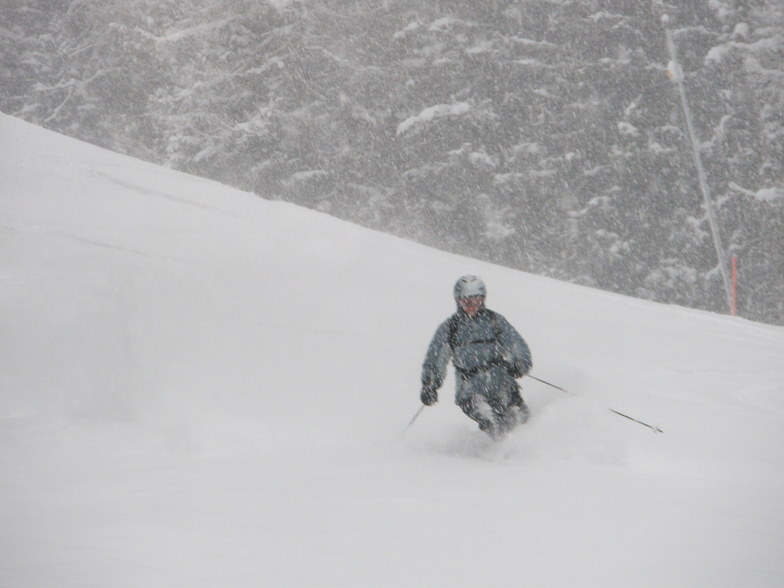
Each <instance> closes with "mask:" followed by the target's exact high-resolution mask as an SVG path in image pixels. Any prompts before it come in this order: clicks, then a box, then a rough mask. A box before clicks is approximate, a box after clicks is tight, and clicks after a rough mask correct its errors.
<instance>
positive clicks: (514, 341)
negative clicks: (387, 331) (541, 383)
mask: <svg viewBox="0 0 784 588" xmlns="http://www.w3.org/2000/svg"><path fill="white" fill-rule="evenodd" d="M486 295H487V289H486V287H485V284H484V282H482V280H481V279H479V278H478V277H476V276H472V275H467V276H463V277H462V278H460V279H459V280H457V283H456V284H455V287H454V297H455V302H456V303H457V312H455V314H453V315H452V316H451V317H449V318H448V319H447V320H445V321H444V322H443V323H441V324H440V325H439V327H438V329H436V332H435V335H433V339H432V340H431V342H430V345H429V346H428V349H427V354H426V356H425V361H424V364H423V365H422V390H421V393H420V400H421V401H422V403H423V404H424V405H426V406H432V405H433V404H435V403H436V402H438V389H439V388H440V387H441V384H442V383H443V381H444V377H445V376H446V368H447V363H448V362H449V360H450V359H451V360H452V364H453V365H454V367H455V372H456V380H457V384H456V392H455V403H456V404H457V405H458V406H459V407H460V408H461V409H462V411H463V412H464V413H465V414H466V415H467V416H468V417H469V418H471V419H473V420H474V421H476V422H477V423H478V424H479V428H480V429H481V430H482V431H485V432H486V433H487V434H489V435H490V436H491V437H492V438H493V439H501V438H503V437H504V436H505V435H506V434H507V433H508V432H509V431H511V430H512V429H514V428H515V427H516V426H517V425H520V424H523V423H525V422H526V421H527V420H528V417H529V415H530V412H529V410H528V406H527V405H526V404H525V401H523V398H522V396H521V395H520V386H519V385H518V383H517V382H516V379H517V378H522V377H523V376H524V375H526V374H527V373H528V372H529V371H530V370H531V366H532V365H533V364H532V360H531V351H530V350H529V348H528V344H527V343H526V342H525V340H524V339H523V338H522V337H521V336H520V334H519V333H518V332H517V331H516V330H515V328H514V327H513V326H512V325H511V324H509V322H508V321H507V320H506V319H505V318H504V317H503V316H501V315H500V314H498V313H497V312H493V311H492V310H490V309H488V308H485V297H486Z"/></svg>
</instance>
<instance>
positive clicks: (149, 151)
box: [0, 0, 784, 324]
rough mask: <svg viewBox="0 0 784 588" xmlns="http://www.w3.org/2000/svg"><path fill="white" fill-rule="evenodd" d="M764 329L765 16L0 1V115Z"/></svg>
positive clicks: (782, 148)
mask: <svg viewBox="0 0 784 588" xmlns="http://www.w3.org/2000/svg"><path fill="white" fill-rule="evenodd" d="M665 13H666V14H668V15H669V17H670V23H671V24H670V25H669V26H670V27H671V32H672V36H673V39H674V41H675V44H676V46H677V48H678V54H679V60H680V64H681V67H682V69H683V72H684V84H685V87H686V90H687V92H688V97H689V102H690V105H691V110H692V113H693V118H694V124H695V131H696V135H697V137H698V139H699V141H700V153H701V156H702V160H703V162H704V164H705V169H706V172H707V178H708V184H709V186H710V191H711V195H712V199H713V202H714V203H715V210H716V214H717V218H718V226H719V229H720V231H719V232H720V234H721V238H722V243H723V247H724V249H725V250H726V253H727V255H735V256H737V258H738V260H739V269H740V280H739V313H740V314H741V315H742V316H744V317H747V318H750V319H754V320H760V321H766V322H770V323H776V324H784V3H783V2H781V0H682V1H679V2H677V3H676V2H672V3H666V2H663V1H660V0H654V1H652V2H651V1H649V0H483V1H482V2H477V1H474V0H396V1H392V0H375V1H373V0H3V2H2V4H0V62H1V63H2V67H1V68H0V110H2V111H3V112H6V113H8V114H11V115H14V116H18V117H21V118H24V119H26V120H29V121H32V122H34V123H37V124H40V125H42V126H44V127H47V128H51V129H54V130H57V131H59V132H62V133H65V134H68V135H71V136H74V137H77V138H80V139H83V140H86V141H89V142H91V143H95V144H98V145H101V146H103V147H107V148H109V149H112V150H115V151H119V152H123V153H127V154H131V155H134V156H137V157H140V158H143V159H146V160H149V161H153V162H156V163H161V164H165V165H168V166H171V167H173V168H176V169H179V170H184V171H187V172H191V173H195V174H199V175H202V176H206V177H209V178H213V179H216V180H219V181H222V182H225V183H228V184H231V185H234V186H237V187H240V188H242V189H246V190H251V191H253V192H255V193H257V194H259V195H260V196H262V197H265V198H272V199H283V200H287V201H291V202H294V203H297V204H300V205H303V206H307V207H310V208H314V209H317V210H321V211H324V212H327V213H329V214H332V215H335V216H338V217H341V218H344V219H347V220H350V221H352V222H356V223H359V224H362V225H365V226H368V227H371V228H374V229H379V230H381V231H385V232H388V233H393V234H396V235H400V236H402V237H405V238H408V239H412V240H416V241H419V242H422V243H426V244H428V245H432V246H435V247H438V248H441V249H446V250H450V251H454V252H457V253H461V254H466V255H470V256H472V257H477V258H481V259H486V260H489V261H492V262H495V263H499V264H503V265H506V266H510V267H514V268H518V269H522V270H525V271H530V272H534V273H538V274H542V275H547V276H553V277H556V278H559V279H562V280H568V281H572V282H577V283H581V284H586V285H590V286H595V287H598V288H602V289H606V290H611V291H615V292H620V293H624V294H629V295H632V296H637V297H642V298H647V299H651V300H658V301H661V302H670V303H675V304H681V305H686V306H692V307H697V308H703V309H707V310H712V311H717V312H727V300H726V296H725V294H726V292H725V290H724V287H723V282H722V276H721V271H720V267H719V265H718V260H717V254H716V251H715V249H714V244H713V240H712V237H711V231H710V227H709V223H708V219H707V215H706V209H705V206H704V203H703V197H702V193H701V191H700V186H699V183H698V179H697V172H696V170H695V165H694V160H693V157H692V150H691V144H690V142H689V136H688V134H687V132H686V126H685V123H684V118H683V113H682V110H681V107H680V103H679V100H678V94H677V92H676V88H675V85H674V83H673V81H672V80H671V79H670V77H669V76H668V62H669V61H670V56H669V54H668V51H667V46H666V43H665V30H664V28H663V25H662V19H661V17H662V16H663V15H664V14H665Z"/></svg>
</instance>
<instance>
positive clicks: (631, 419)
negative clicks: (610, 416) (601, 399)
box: [610, 408, 664, 433]
mask: <svg viewBox="0 0 784 588" xmlns="http://www.w3.org/2000/svg"><path fill="white" fill-rule="evenodd" d="M610 412H614V413H615V414H617V415H618V416H622V417H623V418H625V419H629V420H630V421H634V422H635V423H639V424H640V425H642V426H644V427H648V428H649V429H651V430H652V431H653V432H654V433H664V431H662V430H661V429H660V428H659V427H654V426H653V425H649V424H648V423H644V422H642V421H638V420H637V419H635V418H632V417H630V416H629V415H628V414H623V413H622V412H618V411H617V410H613V409H612V408H611V409H610Z"/></svg>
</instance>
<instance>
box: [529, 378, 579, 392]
mask: <svg viewBox="0 0 784 588" xmlns="http://www.w3.org/2000/svg"><path fill="white" fill-rule="evenodd" d="M527 375H528V377H529V378H531V379H532V380H536V381H537V382H541V383H542V384H547V385H548V386H550V387H551V388H555V389H556V390H560V391H561V392H566V393H567V394H571V392H569V391H568V390H564V389H563V388H561V387H560V386H556V385H555V384H551V383H550V382H546V381H545V380H540V379H539V378H537V377H536V376H532V375H531V374H527Z"/></svg>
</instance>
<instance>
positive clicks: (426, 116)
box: [396, 102, 471, 135]
mask: <svg viewBox="0 0 784 588" xmlns="http://www.w3.org/2000/svg"><path fill="white" fill-rule="evenodd" d="M469 110H471V106H470V105H469V104H468V103H467V102H456V103H455V104H436V105H435V106H428V107H427V108H425V109H424V110H423V111H422V112H420V113H419V114H417V115H416V116H410V117H408V118H407V119H406V120H404V121H403V122H402V123H400V124H399V125H398V126H397V133H396V134H397V135H402V134H403V133H406V132H408V131H410V130H411V129H412V128H414V127H416V126H418V125H421V124H423V123H427V122H430V121H431V120H433V119H435V118H441V117H442V116H459V115H461V114H465V113H466V112H468V111H469Z"/></svg>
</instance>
